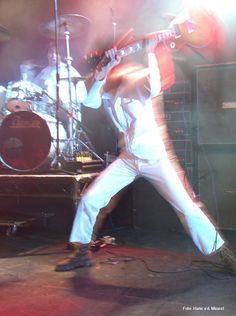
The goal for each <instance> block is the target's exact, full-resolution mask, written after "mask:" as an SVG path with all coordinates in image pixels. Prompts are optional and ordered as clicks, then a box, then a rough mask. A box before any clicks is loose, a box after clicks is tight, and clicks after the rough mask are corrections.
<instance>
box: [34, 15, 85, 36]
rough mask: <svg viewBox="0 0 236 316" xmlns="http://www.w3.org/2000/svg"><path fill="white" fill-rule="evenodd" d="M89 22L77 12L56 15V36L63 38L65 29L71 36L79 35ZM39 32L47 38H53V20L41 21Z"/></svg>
mask: <svg viewBox="0 0 236 316" xmlns="http://www.w3.org/2000/svg"><path fill="white" fill-rule="evenodd" d="M89 24H90V20H89V19H88V18H86V17H85V16H82V15H79V14H63V15H61V16H59V17H58V25H57V26H58V38H59V39H64V38H65V31H68V32H69V33H70V37H71V38H75V37H78V36H80V35H81V34H82V33H83V32H84V30H85V28H86V27H88V25H89ZM39 32H40V33H41V34H42V35H43V36H45V37H47V38H49V39H54V38H55V20H51V21H48V22H46V23H42V24H41V25H40V26H39Z"/></svg>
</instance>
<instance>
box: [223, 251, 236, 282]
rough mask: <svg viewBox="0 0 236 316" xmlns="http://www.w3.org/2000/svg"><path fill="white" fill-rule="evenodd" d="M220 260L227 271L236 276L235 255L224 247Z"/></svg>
mask: <svg viewBox="0 0 236 316" xmlns="http://www.w3.org/2000/svg"><path fill="white" fill-rule="evenodd" d="M219 258H220V260H221V262H222V263H223V265H224V267H225V269H226V271H228V272H229V274H231V275H235V276H236V256H235V254H234V253H233V252H232V251H231V250H229V249H228V248H227V247H225V246H223V247H222V248H221V249H220V250H219Z"/></svg>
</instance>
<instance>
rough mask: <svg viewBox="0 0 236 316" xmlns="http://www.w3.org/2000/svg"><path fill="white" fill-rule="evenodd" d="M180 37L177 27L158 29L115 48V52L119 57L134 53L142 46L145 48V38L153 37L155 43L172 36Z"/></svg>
mask: <svg viewBox="0 0 236 316" xmlns="http://www.w3.org/2000/svg"><path fill="white" fill-rule="evenodd" d="M177 37H180V35H179V32H178V29H177V28H175V29H174V30H165V31H158V32H155V33H150V34H148V35H147V36H146V37H145V38H143V39H140V40H136V41H134V42H132V43H130V44H128V45H126V46H124V47H122V48H120V49H118V50H117V54H118V56H119V57H125V56H128V55H131V54H134V53H136V52H138V51H140V50H142V49H143V48H145V43H146V40H147V39H151V38H153V39H155V40H157V45H158V44H160V43H164V42H166V41H168V40H170V39H172V38H177Z"/></svg>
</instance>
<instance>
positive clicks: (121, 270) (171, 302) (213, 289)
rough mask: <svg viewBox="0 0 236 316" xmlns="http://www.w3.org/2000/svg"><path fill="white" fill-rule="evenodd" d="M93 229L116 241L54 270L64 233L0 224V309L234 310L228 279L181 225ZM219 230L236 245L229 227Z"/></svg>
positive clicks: (227, 313)
mask: <svg viewBox="0 0 236 316" xmlns="http://www.w3.org/2000/svg"><path fill="white" fill-rule="evenodd" d="M101 233H102V234H105V235H109V236H112V237H113V238H115V242H116V245H113V246H112V245H106V246H105V247H104V248H102V249H100V250H99V251H97V252H94V253H92V261H93V266H92V267H90V268H82V269H77V270H74V271H70V272H64V273H58V272H54V266H55V264H56V262H57V261H58V260H61V259H62V258H64V257H65V256H66V255H68V254H69V251H68V250H66V243H65V242H66V240H67V236H66V235H65V234H52V233H49V232H48V231H47V230H44V231H43V230H41V229H40V228H39V227H33V226H31V227H28V228H22V229H20V230H19V232H18V234H17V235H16V236H10V237H7V236H6V235H5V231H4V230H2V231H1V234H0V249H1V250H0V251H1V255H0V263H1V264H0V280H1V304H0V315H11V316H13V315H17V316H18V315H22V316H32V315H34V316H43V315H47V316H54V315H55V316H65V315H66V316H72V315H73V316H78V315H82V316H92V315H96V316H111V315H112V316H131V315H134V316H137V315H139V316H142V315H145V316H157V315H161V316H167V315H168V316H178V315H213V314H214V315H224V316H232V315H234V314H235V310H236V302H235V293H236V282H235V277H232V276H230V275H227V274H225V273H223V272H222V270H221V269H220V267H219V266H218V265H214V264H213V263H212V260H213V258H206V257H203V256H201V255H200V254H199V253H198V251H197V250H196V248H195V246H194V245H193V243H192V241H191V240H190V239H189V238H188V237H187V235H186V234H185V233H184V232H183V231H170V230H163V231H161V230H158V231H155V232H151V231H141V230H137V229H133V228H131V227H112V228H107V229H106V230H104V231H102V232H101ZM225 234H226V237H227V238H228V240H229V242H230V246H231V247H234V250H236V249H235V241H236V232H235V231H230V232H226V233H225ZM206 260H209V261H211V263H209V262H208V261H206ZM216 309H218V311H217V312H216Z"/></svg>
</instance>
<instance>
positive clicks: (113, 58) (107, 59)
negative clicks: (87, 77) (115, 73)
mask: <svg viewBox="0 0 236 316" xmlns="http://www.w3.org/2000/svg"><path fill="white" fill-rule="evenodd" d="M120 61H121V57H120V56H118V55H117V49H116V48H115V47H113V48H111V49H109V50H107V51H106V52H105V54H104V57H103V58H102V60H101V62H100V63H99V64H98V66H97V69H96V71H95V79H96V80H103V79H105V78H106V76H107V75H108V73H109V71H110V70H111V69H112V68H113V67H115V66H116V65H118V64H119V63H120Z"/></svg>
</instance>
